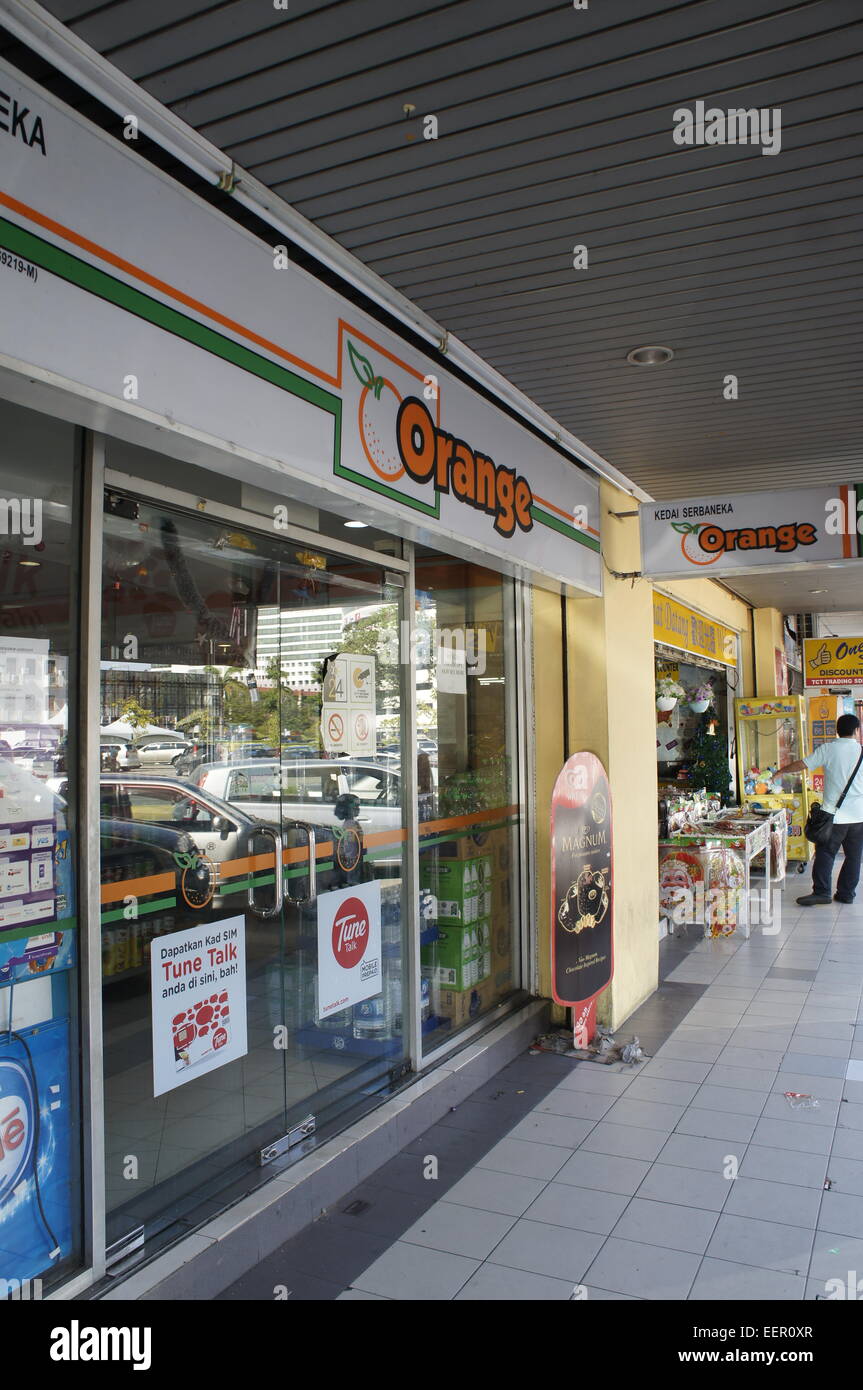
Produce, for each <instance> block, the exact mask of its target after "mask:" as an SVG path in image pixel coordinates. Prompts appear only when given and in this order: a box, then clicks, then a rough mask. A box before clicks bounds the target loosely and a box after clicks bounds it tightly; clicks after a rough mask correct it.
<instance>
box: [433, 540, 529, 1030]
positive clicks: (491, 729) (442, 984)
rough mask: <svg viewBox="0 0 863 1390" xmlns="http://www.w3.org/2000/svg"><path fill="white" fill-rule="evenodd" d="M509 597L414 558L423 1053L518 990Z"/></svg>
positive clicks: (491, 584)
mask: <svg viewBox="0 0 863 1390" xmlns="http://www.w3.org/2000/svg"><path fill="white" fill-rule="evenodd" d="M511 602H512V585H511V583H510V582H509V581H507V580H505V579H503V578H502V577H501V576H500V575H499V574H495V573H494V572H492V571H491V570H486V569H483V568H481V567H479V566H477V565H472V564H469V563H467V562H466V561H463V560H458V559H455V558H452V557H449V556H445V555H440V554H436V553H433V552H431V551H428V550H423V549H422V548H418V549H417V557H416V623H417V628H418V641H417V667H418V669H417V732H418V750H419V751H418V767H417V781H418V791H419V820H420V827H419V829H420V845H419V849H420V856H419V863H420V888H421V893H422V905H421V916H422V921H421V929H422V936H421V943H422V944H421V950H420V956H421V972H422V981H423V1000H422V1004H423V1014H424V1016H425V1017H428V1018H429V1019H430V1021H431V1027H430V1029H429V1030H428V1031H426V1032H425V1034H424V1047H425V1049H426V1050H429V1049H431V1048H433V1047H436V1046H439V1045H440V1043H441V1042H442V1041H444V1040H445V1039H446V1038H447V1037H450V1036H452V1035H453V1034H454V1033H456V1032H458V1031H459V1029H461V1028H464V1027H466V1026H467V1025H468V1024H470V1023H472V1022H473V1021H474V1020H475V1019H477V1018H480V1017H481V1016H482V1015H483V1014H484V1013H487V1012H488V1010H489V1009H491V1008H492V1007H493V1006H494V1005H496V1004H498V1003H500V1001H501V1000H503V999H505V998H506V997H507V996H508V995H510V994H512V993H513V991H514V990H515V989H516V988H517V987H518V985H519V984H520V979H519V964H518V962H519V951H518V944H519V943H518V934H517V924H518V921H519V913H518V882H519V879H518V853H517V851H518V843H519V841H518V825H519V819H520V817H519V795H518V779H517V760H516V729H515V706H514V696H515V659H514V650H513V636H512V617H511Z"/></svg>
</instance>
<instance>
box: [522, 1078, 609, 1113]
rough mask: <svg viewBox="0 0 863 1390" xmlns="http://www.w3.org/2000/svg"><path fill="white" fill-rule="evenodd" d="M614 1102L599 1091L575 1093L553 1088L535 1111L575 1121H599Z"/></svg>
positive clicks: (561, 1087) (570, 1090)
mask: <svg viewBox="0 0 863 1390" xmlns="http://www.w3.org/2000/svg"><path fill="white" fill-rule="evenodd" d="M614 1102H615V1097H614V1096H608V1095H604V1094H603V1093H602V1092H601V1091H584V1090H581V1091H576V1090H573V1089H572V1088H569V1087H565V1086H555V1088H554V1090H553V1091H551V1092H550V1093H549V1095H547V1096H546V1098H545V1100H543V1101H541V1102H540V1104H539V1105H537V1107H536V1110H537V1112H538V1113H539V1114H541V1115H571V1116H572V1118H573V1119H575V1120H601V1119H602V1117H603V1115H604V1114H605V1112H606V1111H607V1110H610V1109H611V1107H612V1105H614Z"/></svg>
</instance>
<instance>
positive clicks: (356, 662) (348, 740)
mask: <svg viewBox="0 0 863 1390" xmlns="http://www.w3.org/2000/svg"><path fill="white" fill-rule="evenodd" d="M376 678H377V665H376V661H375V658H374V657H373V656H358V655H357V654H356V653H354V652H342V653H341V655H340V656H337V657H336V658H335V659H334V660H332V661H330V662H329V664H328V666H327V669H326V672H325V673H324V683H323V692H322V693H323V702H322V704H321V741H322V743H323V745H324V749H325V751H326V752H327V753H329V754H330V755H331V756H332V755H336V756H340V757H343V758H350V757H356V756H357V754H360V755H361V756H362V755H366V754H369V753H373V752H374V751H375V748H376V746H377V739H376V727H377V716H376V713H375V705H376V684H375V682H376Z"/></svg>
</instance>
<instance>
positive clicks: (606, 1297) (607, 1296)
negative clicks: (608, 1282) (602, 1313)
mask: <svg viewBox="0 0 863 1390" xmlns="http://www.w3.org/2000/svg"><path fill="white" fill-rule="evenodd" d="M581 1287H582V1288H583V1289H584V1291H585V1295H586V1297H587V1301H588V1302H589V1303H608V1302H620V1303H623V1302H626V1303H637V1302H639V1301H640V1300H638V1299H637V1298H635V1296H634V1295H633V1294H631V1293H615V1292H613V1291H612V1290H611V1289H597V1288H596V1287H595V1286H592V1285H589V1284H582V1286H581Z"/></svg>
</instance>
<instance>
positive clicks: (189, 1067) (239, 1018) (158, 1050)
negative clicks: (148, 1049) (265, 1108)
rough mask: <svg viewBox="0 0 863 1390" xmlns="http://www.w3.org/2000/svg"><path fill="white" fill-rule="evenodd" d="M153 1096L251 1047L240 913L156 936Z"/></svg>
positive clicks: (152, 968) (152, 984)
mask: <svg viewBox="0 0 863 1390" xmlns="http://www.w3.org/2000/svg"><path fill="white" fill-rule="evenodd" d="M150 988H151V997H152V1001H153V1095H154V1096H161V1095H163V1094H164V1092H165V1091H173V1090H174V1088H175V1087H177V1086H183V1085H185V1083H186V1082H187V1081H194V1080H195V1078H196V1077H198V1076H205V1075H206V1073H207V1072H210V1071H215V1070H216V1068H217V1067H223V1066H224V1065H225V1063H226V1062H233V1061H235V1060H236V1059H237V1058H238V1057H245V1055H246V1053H247V1052H248V1050H249V1048H248V1036H247V1030H246V928H245V922H244V919H243V918H242V917H228V918H226V919H225V920H224V921H222V922H214V923H212V924H203V925H201V926H200V927H187V928H186V929H185V930H184V931H179V932H172V933H171V934H170V935H169V936H157V937H154V939H153V943H152V945H151V947H150Z"/></svg>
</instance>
